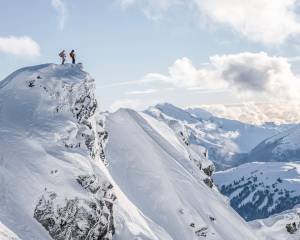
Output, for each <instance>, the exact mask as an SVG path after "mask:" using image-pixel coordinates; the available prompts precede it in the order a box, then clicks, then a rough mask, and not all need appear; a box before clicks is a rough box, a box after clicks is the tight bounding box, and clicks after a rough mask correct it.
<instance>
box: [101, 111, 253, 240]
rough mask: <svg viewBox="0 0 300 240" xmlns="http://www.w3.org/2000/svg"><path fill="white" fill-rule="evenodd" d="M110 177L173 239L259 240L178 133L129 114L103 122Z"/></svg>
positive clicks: (156, 122)
mask: <svg viewBox="0 0 300 240" xmlns="http://www.w3.org/2000/svg"><path fill="white" fill-rule="evenodd" d="M105 125H106V129H107V131H108V134H109V140H108V143H107V146H106V150H105V153H106V156H107V160H108V162H109V163H110V166H109V167H108V168H109V172H110V173H111V175H112V178H113V179H114V180H115V182H116V184H117V185H118V186H119V187H120V189H122V191H123V192H124V194H125V195H126V196H127V197H128V198H129V199H130V201H131V202H132V203H133V204H134V205H135V206H136V207H137V208H139V209H140V211H141V212H142V213H143V214H144V215H145V216H146V217H147V218H149V219H151V220H152V221H153V222H154V223H156V224H158V225H159V226H160V227H161V228H162V229H163V230H164V231H165V232H167V233H168V234H169V235H170V236H171V238H172V239H176V240H182V239H189V240H194V239H195V240H196V239H224V240H229V239H230V240H234V239H237V240H238V239H251V240H252V239H256V238H255V236H254V235H253V233H252V232H251V230H250V229H249V227H248V226H247V224H246V223H245V222H244V221H243V220H242V219H241V218H240V217H239V216H238V214H237V213H235V212H234V211H233V209H232V208H231V207H230V206H228V205H227V203H226V201H225V199H224V198H223V197H222V196H221V194H220V193H219V192H218V191H217V189H216V188H214V187H213V188H212V189H211V188H209V187H208V186H207V185H206V184H205V183H204V182H203V180H204V179H205V178H207V176H206V175H205V173H204V172H202V171H200V169H199V168H198V166H197V165H196V164H195V163H194V162H193V161H191V159H190V158H189V152H188V150H187V148H186V146H185V144H184V143H183V142H182V141H181V140H180V139H179V138H178V136H177V135H176V134H174V131H173V130H172V129H171V128H169V126H168V125H167V124H165V123H163V122H160V121H157V120H156V119H154V118H152V117H151V116H149V115H147V114H144V113H138V112H135V111H133V110H129V109H121V110H119V111H117V112H115V113H113V114H110V115H109V116H108V117H107V119H106V121H105Z"/></svg>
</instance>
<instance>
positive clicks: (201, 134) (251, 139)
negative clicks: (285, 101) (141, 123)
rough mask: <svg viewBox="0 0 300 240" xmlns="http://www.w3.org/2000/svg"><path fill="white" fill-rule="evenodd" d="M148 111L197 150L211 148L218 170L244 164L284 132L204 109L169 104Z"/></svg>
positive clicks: (212, 158)
mask: <svg viewBox="0 0 300 240" xmlns="http://www.w3.org/2000/svg"><path fill="white" fill-rule="evenodd" d="M145 112H146V113H147V114H149V115H151V116H153V117H154V118H156V119H158V120H160V121H163V122H165V123H167V124H168V125H169V126H170V127H171V128H172V129H173V130H174V131H175V132H176V133H177V134H179V135H182V137H183V138H184V139H185V140H186V142H187V143H189V144H190V145H191V146H192V148H194V149H195V151H198V152H201V151H203V148H206V149H208V152H209V155H210V159H211V160H212V161H213V162H214V163H215V164H216V167H217V168H218V169H224V168H229V167H232V166H236V165H238V164H240V163H241V162H243V161H242V160H243V159H244V156H245V155H246V154H247V153H248V152H249V151H250V150H251V149H252V148H254V147H255V146H256V145H257V144H259V143H260V142H261V141H263V140H265V139H266V138H268V137H271V136H273V135H275V134H277V133H278V132H280V131H281V129H280V128H274V127H273V128H270V127H265V126H255V125H250V124H246V123H242V122H239V121H235V120H228V119H222V118H218V117H215V116H212V115H209V113H207V112H205V111H203V110H201V109H187V110H184V109H180V108H178V107H175V106H173V105H171V104H168V103H165V104H158V105H156V106H155V107H150V108H149V109H147V110H146V111H145Z"/></svg>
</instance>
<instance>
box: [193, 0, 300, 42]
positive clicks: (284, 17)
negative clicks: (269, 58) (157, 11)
mask: <svg viewBox="0 0 300 240" xmlns="http://www.w3.org/2000/svg"><path fill="white" fill-rule="evenodd" d="M195 2H196V4H197V6H198V7H199V10H200V11H201V12H202V13H203V14H205V15H206V16H207V17H209V18H210V19H212V20H213V21H214V22H216V23H224V24H227V25H229V26H230V27H232V28H233V29H234V30H236V31H237V32H240V33H241V34H243V35H244V36H246V37H247V38H249V39H250V40H252V41H256V42H263V43H266V44H269V43H282V42H283V41H284V40H286V39H287V38H288V37H289V36H291V35H294V34H299V32H300V23H299V21H298V19H297V15H296V7H297V4H298V3H299V1H298V0H273V1H270V0H251V1H240V0H222V1H220V0H195Z"/></svg>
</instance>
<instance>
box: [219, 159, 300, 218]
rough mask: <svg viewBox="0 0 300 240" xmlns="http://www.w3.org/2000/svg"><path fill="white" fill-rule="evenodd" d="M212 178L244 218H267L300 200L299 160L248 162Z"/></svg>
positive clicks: (299, 202) (298, 202)
mask: <svg viewBox="0 0 300 240" xmlns="http://www.w3.org/2000/svg"><path fill="white" fill-rule="evenodd" d="M214 180H215V182H216V184H217V185H218V187H219V189H220V191H221V193H223V194H224V195H226V196H228V197H229V199H230V204H231V206H232V207H233V208H234V209H235V210H236V211H237V212H238V213H239V214H240V215H241V216H242V217H243V218H245V219H246V220H247V221H250V220H254V219H259V218H266V217H269V216H271V215H273V214H275V213H280V212H282V211H284V210H287V209H291V208H293V207H294V206H295V205H297V204H300V188H299V183H300V163H299V162H295V163H280V162H270V163H248V164H244V165H241V166H239V167H237V168H234V169H230V170H227V171H224V172H217V173H216V174H215V175H214Z"/></svg>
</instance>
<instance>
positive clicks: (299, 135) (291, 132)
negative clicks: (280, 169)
mask: <svg viewBox="0 0 300 240" xmlns="http://www.w3.org/2000/svg"><path fill="white" fill-rule="evenodd" d="M245 161H248V162H250V161H264V162H268V161H281V162H291V161H300V125H296V126H294V127H292V128H290V129H287V130H286V131H283V132H281V133H279V134H276V135H275V136H273V137H271V138H268V139H266V140H265V141H263V142H262V143H260V144H259V145H258V146H257V147H255V148H254V149H253V150H252V151H251V152H250V153H249V154H248V156H247V158H246V160H245Z"/></svg>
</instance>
